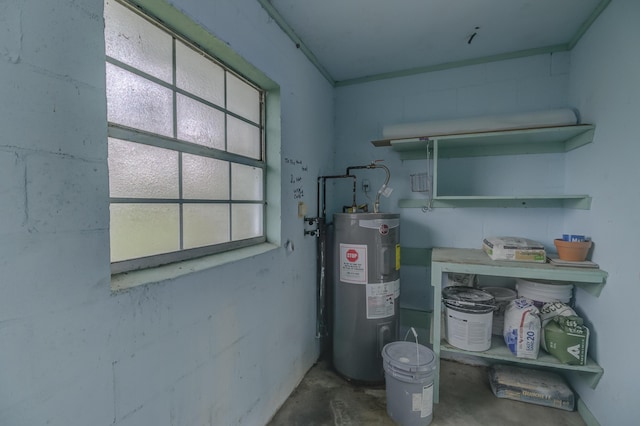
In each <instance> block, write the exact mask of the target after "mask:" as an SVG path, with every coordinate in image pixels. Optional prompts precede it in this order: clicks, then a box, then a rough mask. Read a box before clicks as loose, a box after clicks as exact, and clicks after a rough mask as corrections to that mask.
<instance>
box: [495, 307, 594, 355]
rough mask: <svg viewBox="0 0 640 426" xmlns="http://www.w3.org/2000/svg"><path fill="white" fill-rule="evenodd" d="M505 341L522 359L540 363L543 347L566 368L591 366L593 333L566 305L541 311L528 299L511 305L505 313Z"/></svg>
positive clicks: (512, 351) (545, 308)
mask: <svg viewBox="0 0 640 426" xmlns="http://www.w3.org/2000/svg"><path fill="white" fill-rule="evenodd" d="M503 337H504V341H505V343H506V345H507V347H508V348H509V350H510V351H511V353H513V354H514V355H515V356H516V357H518V358H529V359H536V358H538V352H539V348H540V346H542V348H543V349H544V350H545V351H547V352H549V353H550V354H551V355H553V356H555V357H556V358H558V359H559V360H560V362H562V363H564V364H570V365H585V364H586V362H587V348H588V346H589V329H588V328H587V327H586V326H585V325H584V321H583V319H582V318H580V317H579V316H578V315H577V314H576V312H575V311H574V310H573V309H572V308H571V307H570V306H569V305H567V304H565V303H561V302H552V303H545V304H544V305H543V307H542V308H541V309H538V308H537V307H536V306H535V304H534V301H533V300H530V299H527V298H518V299H515V300H513V301H511V302H510V303H509V305H508V306H507V308H506V310H505V313H504V330H503Z"/></svg>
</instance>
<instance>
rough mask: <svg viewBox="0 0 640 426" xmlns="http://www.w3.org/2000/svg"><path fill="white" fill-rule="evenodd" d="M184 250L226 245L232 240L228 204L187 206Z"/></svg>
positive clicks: (185, 211)
mask: <svg viewBox="0 0 640 426" xmlns="http://www.w3.org/2000/svg"><path fill="white" fill-rule="evenodd" d="M183 217H184V248H185V249H188V248H194V247H203V246H209V245H213V244H220V243H226V242H228V241H229V239H230V232H229V205H228V204H185V205H184V207H183Z"/></svg>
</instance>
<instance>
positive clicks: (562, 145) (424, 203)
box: [372, 124, 595, 210]
mask: <svg viewBox="0 0 640 426" xmlns="http://www.w3.org/2000/svg"><path fill="white" fill-rule="evenodd" d="M594 133H595V126H593V125H588V124H582V125H573V126H559V127H543V128H535V129H519V130H504V131H496V132H482V133H466V134H453V135H441V136H425V137H416V138H409V139H395V140H391V139H389V140H382V141H373V142H372V143H373V145H374V146H391V147H392V149H393V150H394V151H396V152H398V153H399V155H400V159H402V160H417V159H425V158H428V156H429V155H432V157H433V194H432V195H433V197H432V200H431V201H429V200H422V199H404V200H400V202H399V206H400V207H418V208H422V207H449V208H451V207H545V208H549V207H558V208H573V209H584V210H588V209H589V208H591V197H589V195H586V194H580V195H544V194H535V195H518V196H474V195H463V196H442V195H438V160H439V159H443V158H461V157H485V156H498V155H526V154H548V153H565V152H568V151H571V150H573V149H576V148H579V147H581V146H584V145H586V144H588V143H591V142H592V141H593V135H594Z"/></svg>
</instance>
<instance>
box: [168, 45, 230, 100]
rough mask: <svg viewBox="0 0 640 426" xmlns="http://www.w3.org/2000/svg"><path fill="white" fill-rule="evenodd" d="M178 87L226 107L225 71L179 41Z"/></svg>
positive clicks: (177, 61) (177, 62)
mask: <svg viewBox="0 0 640 426" xmlns="http://www.w3.org/2000/svg"><path fill="white" fill-rule="evenodd" d="M176 85H177V86H178V87H179V88H181V89H184V90H186V91H187V92H189V93H192V94H194V95H198V96H199V97H201V98H202V99H206V100H207V101H209V102H211V103H213V104H216V105H218V106H222V107H224V70H223V69H222V68H221V67H220V66H219V65H217V64H215V63H214V62H212V61H211V60H210V59H208V58H206V57H205V56H204V55H202V54H200V53H197V52H196V51H195V50H193V49H191V48H190V47H188V46H186V45H185V44H184V43H181V42H179V41H176Z"/></svg>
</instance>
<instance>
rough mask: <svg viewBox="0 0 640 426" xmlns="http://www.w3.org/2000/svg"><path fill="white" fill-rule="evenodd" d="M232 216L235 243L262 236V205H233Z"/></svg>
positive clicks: (232, 235) (232, 237) (232, 236)
mask: <svg viewBox="0 0 640 426" xmlns="http://www.w3.org/2000/svg"><path fill="white" fill-rule="evenodd" d="M231 215H232V216H231V217H232V228H231V239H232V240H233V241H237V240H244V239H246V238H253V237H260V236H262V205H260V204H233V205H232V206H231Z"/></svg>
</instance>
